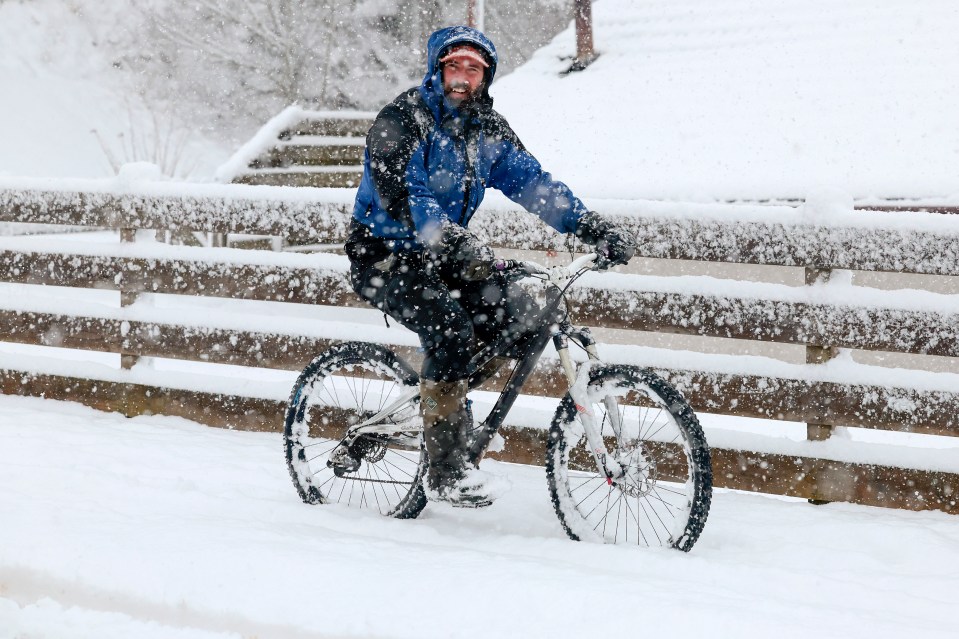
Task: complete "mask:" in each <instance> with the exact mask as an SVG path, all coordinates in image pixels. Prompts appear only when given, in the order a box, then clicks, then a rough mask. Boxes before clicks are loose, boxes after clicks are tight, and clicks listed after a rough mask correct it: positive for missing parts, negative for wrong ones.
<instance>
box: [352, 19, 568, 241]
mask: <svg viewBox="0 0 959 639" xmlns="http://www.w3.org/2000/svg"><path fill="white" fill-rule="evenodd" d="M463 43H470V44H473V45H475V46H477V47H479V48H480V49H481V50H483V51H484V52H485V53H486V57H487V60H488V61H489V63H490V66H489V68H488V69H487V70H486V81H485V82H484V88H483V91H482V95H481V96H480V97H479V98H478V99H477V100H476V101H475V102H474V103H473V104H472V105H471V106H470V107H467V108H463V109H456V108H454V107H453V106H452V105H451V104H450V103H449V102H448V101H447V100H446V99H445V97H444V96H443V81H442V70H441V68H440V64H439V59H440V57H441V54H442V53H443V52H444V51H445V50H446V49H447V48H449V47H451V46H453V45H457V44H463ZM427 53H428V55H427V60H428V62H427V72H426V76H425V77H424V78H423V82H422V83H421V84H420V86H419V87H415V88H413V89H410V90H409V91H406V92H405V93H403V94H401V95H400V96H399V97H397V98H396V99H395V100H394V101H393V102H391V103H390V104H388V105H387V106H386V107H384V108H383V110H382V111H380V113H379V114H378V115H377V117H376V120H375V121H374V123H373V126H372V127H371V128H370V131H369V133H368V135H367V139H366V153H365V158H364V170H363V178H362V180H361V182H360V187H359V191H358V192H357V194H356V203H355V206H354V209H353V217H354V218H355V219H356V220H357V221H358V222H359V223H361V224H362V225H364V226H365V227H367V229H368V230H369V233H370V234H371V235H373V236H374V237H378V238H384V239H388V240H398V241H394V242H392V246H391V248H392V249H393V250H394V251H399V250H408V249H412V250H417V249H419V248H421V247H422V244H423V242H421V241H420V240H421V239H422V238H424V237H429V234H430V232H431V231H433V230H435V228H436V227H437V226H438V225H441V224H443V223H444V222H445V221H447V220H448V221H449V222H453V223H455V224H459V225H462V226H464V227H465V226H467V225H468V224H469V222H470V218H472V216H473V213H474V212H475V211H476V209H477V208H478V207H479V205H480V203H481V202H482V201H483V196H484V193H485V191H486V189H487V188H488V187H493V188H495V189H499V190H500V191H502V192H503V193H504V194H506V196H507V197H509V198H510V199H511V200H513V201H514V202H517V203H518V204H520V205H522V206H523V207H524V208H525V209H526V210H528V211H530V212H532V213H534V214H536V215H538V216H539V217H540V218H542V219H543V221H545V222H546V223H547V224H549V225H550V226H552V227H553V228H555V229H556V230H557V231H560V232H561V233H572V232H574V231H575V230H576V225H577V223H578V221H579V218H580V217H581V216H582V215H583V214H584V213H586V211H587V209H586V207H585V206H584V205H583V203H582V202H581V201H580V200H579V199H577V198H576V197H575V196H574V195H573V193H572V192H571V191H570V190H569V187H567V186H566V185H565V184H563V183H562V182H557V181H555V180H553V179H552V177H551V176H550V174H549V173H547V172H545V171H543V169H542V167H541V166H540V164H539V162H537V160H536V158H534V157H533V156H532V155H531V154H530V153H529V151H527V150H526V148H525V147H524V146H523V144H522V143H521V142H520V141H519V138H518V137H517V136H516V134H515V133H513V130H512V129H511V128H510V126H509V124H508V123H507V122H506V120H505V119H504V118H503V117H502V116H501V115H500V114H499V113H497V112H496V111H494V110H493V100H492V98H491V97H490V96H489V92H488V91H487V87H489V84H490V82H492V80H493V76H494V74H495V73H496V63H497V56H496V48H495V47H494V46H493V43H492V42H490V40H489V39H488V38H487V37H486V36H485V35H483V34H482V33H481V32H480V31H477V30H476V29H472V28H470V27H448V28H446V29H441V30H439V31H437V32H436V33H434V34H433V35H431V36H430V38H429V42H428V52H427Z"/></svg>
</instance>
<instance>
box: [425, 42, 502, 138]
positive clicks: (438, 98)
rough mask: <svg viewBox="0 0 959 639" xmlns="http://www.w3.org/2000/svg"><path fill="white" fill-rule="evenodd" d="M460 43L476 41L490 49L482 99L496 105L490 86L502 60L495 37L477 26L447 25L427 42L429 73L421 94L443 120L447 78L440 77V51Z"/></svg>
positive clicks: (482, 46)
mask: <svg viewBox="0 0 959 639" xmlns="http://www.w3.org/2000/svg"><path fill="white" fill-rule="evenodd" d="M457 44H472V45H473V46H475V47H477V48H479V49H480V50H482V51H485V52H486V55H487V58H488V59H489V63H490V65H489V69H487V70H486V83H485V86H484V87H483V95H482V96H481V98H480V102H481V103H484V104H487V105H492V101H493V99H492V98H491V97H490V96H489V85H490V84H491V83H492V82H493V76H494V75H496V64H497V62H498V61H499V58H498V57H497V55H496V47H495V46H493V42H492V40H490V39H489V38H487V37H486V36H485V35H484V34H483V32H482V31H479V30H478V29H474V28H473V27H463V26H457V27H446V28H445V29H440V30H439V31H436V32H435V33H433V35H431V36H430V38H429V40H428V41H427V44H426V76H425V77H424V78H423V83H422V84H421V85H420V93H421V94H422V95H423V99H424V100H426V104H427V105H429V107H430V109H431V110H432V111H433V115H434V116H435V117H436V119H437V121H440V120H441V114H442V111H443V80H442V78H441V77H440V68H439V60H440V54H441V53H442V52H443V51H444V50H445V49H447V48H449V47H451V46H454V45H457Z"/></svg>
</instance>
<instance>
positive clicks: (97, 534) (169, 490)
mask: <svg viewBox="0 0 959 639" xmlns="http://www.w3.org/2000/svg"><path fill="white" fill-rule="evenodd" d="M490 468H491V469H493V470H496V471H497V472H503V473H507V474H508V476H510V477H511V479H512V481H513V490H512V491H511V492H510V493H508V494H507V495H506V496H505V497H504V498H503V499H502V500H501V501H499V502H497V503H496V504H494V506H492V507H491V508H489V509H487V510H481V511H469V512H459V511H453V510H450V509H447V508H443V507H433V506H431V507H429V508H428V509H427V511H426V512H425V513H424V515H423V516H422V517H421V518H420V519H418V520H416V521H406V522H403V521H393V520H386V519H383V518H380V517H379V516H374V515H370V514H366V513H361V512H357V511H355V510H350V509H346V508H340V507H335V506H334V507H309V506H305V505H303V504H301V503H300V502H299V500H298V498H297V496H296V494H295V492H294V490H293V487H292V485H291V483H290V481H289V478H288V477H287V475H286V469H285V467H284V463H283V459H282V451H281V446H280V440H279V437H278V436H276V435H270V434H250V433H235V432H229V431H220V430H215V429H208V428H203V427H198V426H196V425H194V424H191V423H189V422H186V421H183V420H179V419H172V418H159V417H153V418H137V419H133V420H126V419H124V418H122V417H118V416H115V415H107V414H103V413H97V412H95V411H89V410H86V409H83V408H79V407H76V406H75V405H70V404H62V403H57V402H50V401H45V400H32V399H21V398H11V397H0V483H2V485H4V486H7V487H8V490H5V491H3V492H2V493H0V509H2V511H3V512H6V513H8V514H7V515H6V517H5V523H4V526H3V527H2V528H0V588H2V590H0V592H2V593H3V594H2V596H3V597H4V598H6V599H7V600H8V601H6V602H2V601H0V620H2V622H0V627H2V628H4V629H5V630H4V631H0V636H8V635H3V634H2V633H3V632H11V630H10V629H14V630H12V635H9V636H18V632H19V633H21V634H26V635H29V634H30V631H31V630H34V629H36V628H37V627H42V626H39V624H40V620H38V616H37V610H38V609H37V608H31V607H30V606H31V605H33V604H34V603H35V602H36V601H37V600H38V599H40V598H41V597H42V596H44V595H45V596H47V597H48V598H49V601H41V603H40V604H38V605H39V606H40V609H39V610H45V611H48V613H49V614H45V615H41V617H42V620H44V621H46V622H49V623H51V624H52V623H53V622H54V621H56V619H58V617H59V616H60V615H65V614H66V612H62V613H61V612H57V611H58V610H69V611H70V613H71V614H72V615H73V616H74V617H73V623H74V624H75V626H80V627H82V626H84V625H87V626H88V627H91V628H92V627H99V628H103V631H102V632H103V634H99V635H98V637H100V639H112V638H113V637H122V636H130V634H129V632H130V631H131V630H132V629H133V628H132V626H130V625H129V624H133V623H134V622H142V623H147V622H155V623H157V624H162V626H163V627H162V631H163V632H162V633H161V632H160V630H157V631H156V633H155V635H153V636H164V637H176V638H180V637H206V636H210V635H212V636H217V637H219V636H236V635H241V636H250V635H251V634H256V633H257V631H258V630H260V631H263V630H265V629H272V630H273V632H272V633H270V632H266V633H264V634H262V635H260V636H290V637H329V636H351V637H371V636H376V637H502V636H527V637H550V638H555V637H574V636H586V635H606V634H608V633H616V634H621V633H627V632H634V631H635V629H636V628H642V629H643V631H644V632H645V633H649V634H651V635H656V636H670V637H700V636H703V634H704V633H708V634H711V635H714V636H743V637H760V636H767V635H770V634H775V635H776V636H778V637H784V638H785V637H802V638H804V639H805V638H806V637H809V636H820V637H838V636H863V635H869V636H871V637H899V636H902V635H903V634H909V635H910V636H922V637H949V636H951V635H952V618H951V614H952V613H951V607H950V606H949V605H948V603H947V601H948V597H949V595H948V593H951V592H954V591H955V590H956V588H957V586H959V582H957V577H956V575H957V574H959V550H957V548H959V527H957V526H956V525H955V518H953V517H950V516H947V515H943V514H939V513H909V512H898V511H882V510H876V509H870V508H863V507H853V506H844V505H829V506H825V507H813V506H809V505H806V504H804V503H799V502H795V501H786V500H779V499H771V498H764V497H759V496H754V495H743V494H738V493H728V492H720V493H718V494H717V495H716V498H715V500H714V505H713V509H712V511H711V513H710V520H709V522H708V524H707V526H706V531H705V533H704V534H703V537H702V539H701V541H700V543H699V544H698V545H697V547H696V548H694V550H693V552H692V553H691V554H689V555H683V554H680V553H675V552H671V551H644V550H637V549H632V548H622V547H601V546H592V545H587V544H576V543H572V542H569V541H567V540H566V539H565V537H564V535H563V533H562V531H561V529H560V527H559V525H558V522H557V521H556V518H555V516H554V515H553V512H552V508H551V506H550V504H549V499H548V496H547V491H546V485H545V479H544V477H543V476H542V470H541V469H530V468H524V467H515V466H506V465H503V464H495V463H490ZM11 601H13V602H16V606H14V605H13V604H12V603H10V602H11ZM72 606H76V608H71V607H72ZM107 612H112V613H117V614H118V615H121V617H114V618H112V619H113V620H114V621H116V623H117V627H118V628H122V629H121V630H118V631H115V632H112V633H111V632H110V630H111V629H110V627H109V625H107V624H101V625H100V626H97V625H96V624H97V623H100V622H102V621H103V619H104V617H103V614H104V613H107ZM121 621H122V622H124V623H125V624H128V625H127V626H126V627H124V625H123V624H121ZM31 624H32V625H31ZM285 630H289V631H290V632H289V634H286V633H285V632H284V631H285ZM34 631H35V630H34ZM35 632H36V634H35V635H34V636H36V635H39V636H59V637H74V636H88V635H81V634H79V633H78V634H74V635H71V634H66V633H65V634H59V635H56V634H46V635H44V634H40V633H39V632H37V631H35ZM125 632H126V633H127V634H124V633H125ZM203 633H206V634H203ZM229 633H235V634H234V635H230V634H229ZM143 636H151V635H148V634H144V635H143Z"/></svg>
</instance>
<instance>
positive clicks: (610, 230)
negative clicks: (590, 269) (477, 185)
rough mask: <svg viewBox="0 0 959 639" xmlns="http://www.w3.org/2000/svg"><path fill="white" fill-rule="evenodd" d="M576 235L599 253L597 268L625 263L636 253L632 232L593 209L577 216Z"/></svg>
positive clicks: (602, 268)
mask: <svg viewBox="0 0 959 639" xmlns="http://www.w3.org/2000/svg"><path fill="white" fill-rule="evenodd" d="M576 237H578V238H579V239H580V240H582V241H583V242H585V243H586V244H589V245H590V246H592V247H594V248H595V250H596V253H598V254H599V259H598V260H597V262H596V268H597V269H599V270H605V269H607V268H609V267H610V266H616V265H617V264H625V263H626V262H628V261H629V260H630V259H631V258H632V257H633V255H635V254H636V238H635V237H633V235H632V233H630V232H629V231H628V230H626V229H625V228H624V227H622V226H620V225H619V224H615V223H614V222H611V221H609V220H608V219H606V218H604V217H603V216H602V215H600V214H599V213H597V212H595V211H589V212H587V213H586V214H585V215H583V217H581V218H579V224H577V226H576Z"/></svg>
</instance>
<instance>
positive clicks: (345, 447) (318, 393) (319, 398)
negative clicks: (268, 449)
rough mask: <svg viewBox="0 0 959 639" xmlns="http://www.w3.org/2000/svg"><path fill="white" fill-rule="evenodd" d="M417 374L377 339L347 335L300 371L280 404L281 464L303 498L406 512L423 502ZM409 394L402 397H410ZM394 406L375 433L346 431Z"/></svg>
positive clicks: (418, 508) (390, 512) (414, 510)
mask: <svg viewBox="0 0 959 639" xmlns="http://www.w3.org/2000/svg"><path fill="white" fill-rule="evenodd" d="M418 386H419V378H418V376H417V374H416V372H415V371H414V370H413V369H412V368H410V366H409V365H408V364H407V363H406V362H404V361H403V360H402V359H400V358H399V357H398V356H397V355H396V354H395V353H393V352H392V351H390V350H389V349H387V348H384V347H383V346H380V345H377V344H370V343H366V342H347V343H343V344H339V345H337V346H334V347H332V348H330V349H329V350H328V351H326V352H325V353H323V354H322V355H320V356H319V357H317V358H316V359H314V360H313V361H312V362H310V364H309V365H308V366H307V367H306V368H305V369H304V370H303V372H302V373H300V376H299V378H297V380H296V384H295V385H294V387H293V392H292V394H291V397H290V403H289V405H288V407H287V411H286V421H285V425H284V428H283V442H284V446H285V449H286V462H287V468H288V469H289V471H290V477H292V478H293V484H294V485H295V486H296V490H297V492H298V493H299V495H300V498H301V499H302V500H303V501H304V502H306V503H308V504H328V503H341V504H346V505H350V506H356V507H360V508H370V509H373V510H375V511H377V512H379V513H380V514H383V515H386V516H389V517H396V518H398V519H412V518H414V517H416V516H417V515H419V513H420V511H422V510H423V508H424V507H425V506H426V495H425V493H424V491H423V482H422V479H423V475H424V473H425V472H426V453H425V450H424V448H423V445H422V441H423V438H422V419H421V418H420V416H419V400H418V396H417V395H415V391H416V389H417V388H418ZM411 395H412V397H411V399H409V400H408V401H401V400H402V399H403V398H404V397H409V396H411ZM391 405H393V409H392V410H390V411H389V414H385V415H382V416H381V418H380V419H379V420H377V426H378V428H376V430H375V432H369V433H368V434H362V435H360V436H359V437H355V438H352V439H347V433H348V430H349V429H350V428H351V427H352V426H355V425H357V424H359V423H361V422H363V421H365V420H368V419H370V418H371V417H373V416H375V415H377V414H380V413H382V412H383V411H384V409H386V408H388V407H390V406H391Z"/></svg>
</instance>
